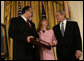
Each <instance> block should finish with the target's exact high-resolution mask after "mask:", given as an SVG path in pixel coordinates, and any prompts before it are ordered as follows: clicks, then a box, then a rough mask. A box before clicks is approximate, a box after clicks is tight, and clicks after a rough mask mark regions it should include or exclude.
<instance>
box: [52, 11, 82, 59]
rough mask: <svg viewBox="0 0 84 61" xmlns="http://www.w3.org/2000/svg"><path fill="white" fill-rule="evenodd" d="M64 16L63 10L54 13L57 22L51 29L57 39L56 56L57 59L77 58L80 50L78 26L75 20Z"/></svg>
mask: <svg viewBox="0 0 84 61" xmlns="http://www.w3.org/2000/svg"><path fill="white" fill-rule="evenodd" d="M65 17H66V16H65V12H64V11H59V12H57V13H56V18H57V20H58V21H59V24H58V25H55V26H54V27H53V30H54V33H55V36H56V38H57V40H58V45H57V56H58V59H59V60H78V59H79V58H80V56H81V51H82V45H81V36H80V31H79V27H78V24H77V22H75V21H71V20H70V21H68V20H67V19H66V18H65Z"/></svg>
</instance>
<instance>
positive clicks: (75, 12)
mask: <svg viewBox="0 0 84 61" xmlns="http://www.w3.org/2000/svg"><path fill="white" fill-rule="evenodd" d="M69 6H70V12H71V19H72V20H73V21H77V22H78V25H79V28H80V32H81V37H82V47H83V1H69ZM82 49H83V48H82ZM80 59H81V60H82V59H83V54H82V57H81V58H80Z"/></svg>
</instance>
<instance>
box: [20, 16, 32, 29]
mask: <svg viewBox="0 0 84 61" xmlns="http://www.w3.org/2000/svg"><path fill="white" fill-rule="evenodd" d="M20 17H21V16H20ZM21 21H22V23H24V24H25V25H27V26H28V28H30V26H29V25H28V24H27V22H26V21H25V20H24V19H23V18H22V17H21Z"/></svg>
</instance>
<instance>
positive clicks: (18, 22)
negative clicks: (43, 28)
mask: <svg viewBox="0 0 84 61" xmlns="http://www.w3.org/2000/svg"><path fill="white" fill-rule="evenodd" d="M30 23H31V26H32V27H31V28H30V27H29V25H28V24H27V23H26V22H25V20H24V19H23V18H22V17H21V16H20V17H16V18H12V19H11V22H10V27H9V36H10V37H12V38H13V40H14V47H13V56H14V57H13V58H14V60H35V59H36V49H37V46H35V45H34V46H35V48H33V44H31V43H28V42H27V37H28V36H30V35H32V36H34V37H36V38H39V36H38V34H37V32H36V29H35V24H34V23H33V22H32V21H30Z"/></svg>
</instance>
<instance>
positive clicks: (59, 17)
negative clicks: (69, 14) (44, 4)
mask: <svg viewBox="0 0 84 61" xmlns="http://www.w3.org/2000/svg"><path fill="white" fill-rule="evenodd" d="M56 19H57V20H58V21H59V22H62V21H64V19H65V14H61V13H59V12H57V13H56Z"/></svg>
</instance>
